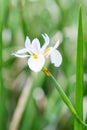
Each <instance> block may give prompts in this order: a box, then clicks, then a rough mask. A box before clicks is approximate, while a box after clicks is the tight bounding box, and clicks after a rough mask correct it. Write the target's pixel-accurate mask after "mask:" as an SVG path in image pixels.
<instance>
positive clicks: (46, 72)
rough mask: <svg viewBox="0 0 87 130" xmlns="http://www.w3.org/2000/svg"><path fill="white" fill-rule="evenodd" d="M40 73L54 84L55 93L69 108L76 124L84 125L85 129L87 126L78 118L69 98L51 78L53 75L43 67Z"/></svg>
mask: <svg viewBox="0 0 87 130" xmlns="http://www.w3.org/2000/svg"><path fill="white" fill-rule="evenodd" d="M42 71H43V72H44V73H45V74H46V75H47V76H48V77H49V78H50V79H51V81H52V82H53V84H54V87H55V88H56V89H57V91H58V92H59V94H60V96H61V98H62V100H63V101H64V103H65V104H66V105H67V107H68V108H69V110H70V111H71V112H72V114H73V115H74V116H75V118H76V119H77V120H78V122H80V123H81V124H82V125H84V126H85V127H87V124H85V123H84V122H83V121H82V120H81V119H80V118H79V116H78V114H77V112H76V110H75V108H74V107H73V105H72V103H71V101H70V100H69V98H68V97H67V95H66V94H65V92H64V91H63V89H62V87H61V86H60V84H59V83H58V82H57V81H56V79H55V78H54V77H53V75H52V74H51V73H50V71H49V70H48V69H47V68H46V67H43V69H42Z"/></svg>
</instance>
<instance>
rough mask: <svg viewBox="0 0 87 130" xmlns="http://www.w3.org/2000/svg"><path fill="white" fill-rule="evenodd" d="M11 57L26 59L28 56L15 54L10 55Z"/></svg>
mask: <svg viewBox="0 0 87 130" xmlns="http://www.w3.org/2000/svg"><path fill="white" fill-rule="evenodd" d="M12 55H13V56H16V57H19V58H26V57H29V55H20V54H17V53H12Z"/></svg>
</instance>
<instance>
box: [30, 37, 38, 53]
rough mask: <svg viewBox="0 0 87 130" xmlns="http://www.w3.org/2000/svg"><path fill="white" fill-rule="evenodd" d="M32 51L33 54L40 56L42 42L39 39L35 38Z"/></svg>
mask: <svg viewBox="0 0 87 130" xmlns="http://www.w3.org/2000/svg"><path fill="white" fill-rule="evenodd" d="M31 50H32V51H33V53H36V54H38V53H39V52H40V42H39V40H38V39H37V38H35V39H34V40H33V41H32V48H31Z"/></svg>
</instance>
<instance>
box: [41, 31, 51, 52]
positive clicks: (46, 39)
mask: <svg viewBox="0 0 87 130" xmlns="http://www.w3.org/2000/svg"><path fill="white" fill-rule="evenodd" d="M42 37H43V38H44V41H45V43H44V45H43V46H42V48H41V49H42V51H44V50H45V49H46V47H47V46H48V44H49V41H50V39H49V37H48V35H47V34H46V33H45V34H42Z"/></svg>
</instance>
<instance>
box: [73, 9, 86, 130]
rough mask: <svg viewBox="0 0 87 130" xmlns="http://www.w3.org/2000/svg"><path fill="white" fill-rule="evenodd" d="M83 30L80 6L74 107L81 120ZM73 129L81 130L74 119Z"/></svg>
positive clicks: (78, 123) (80, 125)
mask: <svg viewBox="0 0 87 130" xmlns="http://www.w3.org/2000/svg"><path fill="white" fill-rule="evenodd" d="M83 87H84V84H83V30H82V8H81V7H80V9H79V20H78V39H77V57H76V91H75V92H76V93H75V108H76V111H77V113H78V115H79V117H80V119H81V120H83ZM74 130H83V126H82V124H81V123H80V122H78V121H77V120H76V119H75V123H74Z"/></svg>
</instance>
